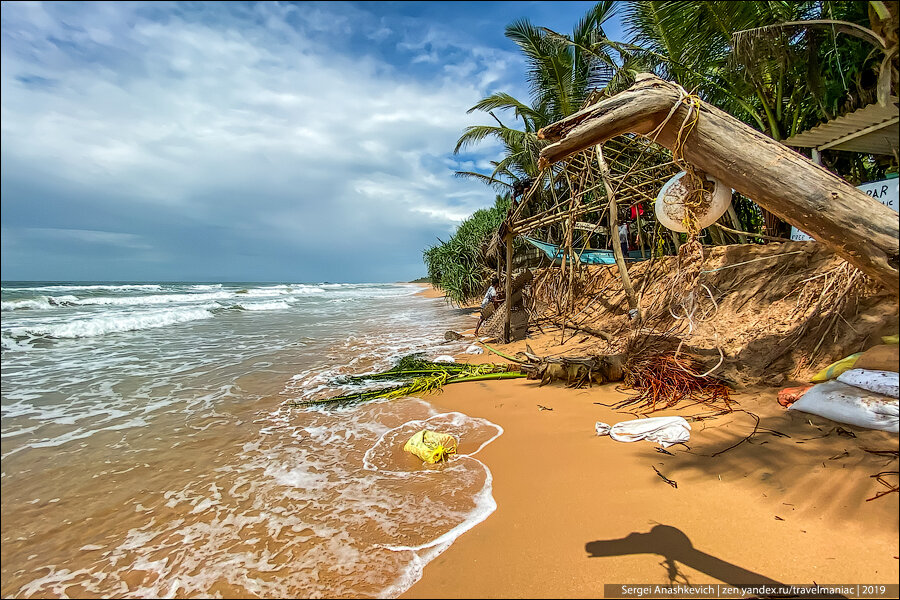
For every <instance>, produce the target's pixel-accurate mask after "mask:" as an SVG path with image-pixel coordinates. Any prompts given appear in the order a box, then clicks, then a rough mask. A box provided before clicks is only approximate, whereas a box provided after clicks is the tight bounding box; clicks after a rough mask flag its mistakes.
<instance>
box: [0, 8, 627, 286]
mask: <svg viewBox="0 0 900 600" xmlns="http://www.w3.org/2000/svg"><path fill="white" fill-rule="evenodd" d="M591 5H592V3H591V2H516V3H512V2H497V3H492V2H472V3H469V2H459V3H454V2H450V3H438V2H421V3H419V2H415V3H407V2H372V3H365V2H364V3H346V4H345V3H339V2H328V3H323V4H318V3H306V2H301V3H269V2H265V3H246V4H243V3H237V2H227V3H174V4H166V3H161V2H160V3H157V2H153V3H147V4H144V3H120V2H98V3H86V2H85V3H61V2H49V3H46V4H41V3H26V2H3V3H2V82H0V83H2V89H0V91H2V96H0V98H2V101H0V102H2V163H0V164H2V223H0V225H2V253H0V260H2V279H3V280H6V281H9V280H23V279H24V280H203V281H210V280H212V281H298V282H299V281H399V280H409V279H412V278H415V277H419V276H422V275H424V273H425V267H424V265H423V264H422V249H423V248H424V247H426V246H427V245H429V244H430V243H432V242H434V241H435V238H436V237H438V236H440V237H442V238H445V239H446V237H447V235H449V234H450V233H451V232H452V231H453V229H454V227H455V226H456V225H457V224H458V223H459V221H460V220H461V219H462V218H465V217H466V216H467V215H469V214H471V213H472V212H473V211H474V210H476V209H478V208H481V207H484V206H487V205H490V204H492V203H493V192H491V190H490V189H488V188H487V187H485V186H483V185H482V184H479V183H477V182H473V181H466V180H461V179H457V178H454V177H453V171H455V170H458V169H465V170H471V169H478V170H482V171H489V170H490V167H489V165H488V161H490V160H492V159H496V158H497V157H498V152H499V148H498V147H497V146H493V145H490V144H484V145H482V146H479V147H478V148H476V149H475V150H474V151H473V152H470V153H466V154H461V155H458V156H454V155H453V153H452V150H453V146H454V143H455V141H456V139H457V138H458V137H459V135H460V134H461V132H462V131H463V129H464V128H465V127H466V126H467V125H471V124H476V123H486V122H488V120H489V119H490V117H488V116H487V115H485V114H483V113H481V114H472V115H467V114H466V110H467V109H468V108H469V107H471V106H472V105H473V104H474V103H475V102H476V101H477V100H478V99H480V98H482V97H484V96H485V95H487V94H490V93H492V92H494V91H498V90H503V91H508V92H511V93H513V94H514V95H516V96H518V97H520V98H527V92H526V89H525V86H524V82H523V73H524V63H523V61H522V59H521V57H520V56H519V54H518V53H517V51H516V48H515V47H514V46H513V44H512V43H511V42H509V41H508V40H507V39H506V38H505V37H504V36H503V30H504V27H505V26H506V25H507V24H509V23H510V22H512V21H513V20H515V19H517V18H520V17H527V18H529V19H531V20H532V22H534V23H535V24H538V25H543V26H547V27H550V28H552V29H555V30H561V31H570V30H571V29H572V27H573V26H574V24H575V23H576V21H577V20H578V19H579V18H580V17H581V16H582V15H583V14H584V13H585V12H586V11H587V10H588V8H590V6H591ZM612 27H613V31H612V32H611V33H612V35H611V37H613V36H615V35H616V34H617V31H616V27H617V26H616V24H613V26H612Z"/></svg>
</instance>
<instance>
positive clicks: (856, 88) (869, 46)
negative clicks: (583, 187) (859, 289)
mask: <svg viewBox="0 0 900 600" xmlns="http://www.w3.org/2000/svg"><path fill="white" fill-rule="evenodd" d="M897 4H898V3H897V2H875V1H870V2H852V1H843V2H835V1H800V2H796V1H772V0H755V1H738V2H714V1H693V2H691V1H681V0H675V1H649V0H637V1H630V2H610V1H603V2H597V3H596V4H595V5H594V6H593V7H592V8H591V9H590V10H589V11H588V12H587V13H586V14H585V15H584V17H583V18H582V19H581V20H580V21H579V22H578V23H577V24H576V25H575V27H574V28H573V30H572V31H571V32H570V33H558V32H555V31H551V30H549V29H547V28H544V27H540V26H539V25H536V24H533V23H531V22H530V21H528V20H527V19H520V20H517V21H514V22H513V23H511V24H510V25H509V26H507V28H506V36H507V37H508V38H509V39H510V40H511V41H512V42H513V43H514V44H516V46H518V48H519V50H520V51H521V52H522V54H523V56H524V58H525V62H526V65H527V70H526V72H525V73H524V78H525V81H526V83H527V84H528V90H529V97H528V98H527V99H521V98H515V97H514V96H512V95H511V94H508V93H505V92H495V93H493V94H491V95H489V96H487V97H485V98H483V99H482V100H481V101H479V102H478V103H476V104H475V105H474V106H473V107H472V108H471V109H470V111H469V112H473V111H481V112H484V113H487V115H489V116H490V121H489V122H488V123H487V124H484V125H476V126H472V127H468V128H467V129H466V130H465V131H463V133H462V135H461V136H460V138H459V140H458V142H457V144H456V148H455V152H457V153H459V152H463V151H465V150H466V149H468V148H470V147H472V146H474V145H477V144H479V143H481V142H483V141H484V140H486V139H488V138H493V139H495V140H497V141H499V142H500V143H501V146H502V148H503V152H502V154H501V156H500V157H499V158H498V160H496V161H495V162H494V163H493V170H492V172H490V173H481V172H475V171H460V172H458V173H457V175H458V176H460V177H467V178H474V179H477V180H480V181H483V182H485V183H487V184H488V185H490V186H492V187H493V188H495V189H496V190H498V191H501V192H504V193H505V194H506V196H505V197H508V196H509V195H510V194H512V195H513V196H517V195H519V194H520V193H521V191H522V190H523V189H524V188H525V187H530V186H531V185H532V184H533V182H534V181H537V182H538V184H537V187H536V188H535V190H536V191H535V193H534V194H533V198H532V202H531V203H530V205H533V207H534V210H542V209H543V208H546V207H548V206H549V205H551V204H552V203H553V202H557V201H560V200H561V199H565V198H567V194H568V193H569V191H570V190H568V189H566V188H565V186H564V185H561V184H560V183H556V184H551V183H550V181H549V178H547V177H546V173H543V174H542V173H541V172H540V171H539V169H538V158H539V153H540V149H541V147H542V144H543V142H542V141H541V140H539V139H538V137H537V132H538V131H539V130H540V128H541V127H544V126H545V125H548V124H550V123H553V122H555V121H557V120H559V119H561V118H563V117H565V116H567V115H570V114H572V113H574V112H576V111H577V110H579V109H580V108H581V107H582V106H583V105H584V103H585V102H586V101H587V100H588V99H589V98H591V96H592V94H602V95H612V94H615V93H616V92H618V91H621V90H622V89H625V88H626V87H628V86H629V85H631V83H632V82H633V81H634V77H635V75H636V74H637V73H640V72H648V71H649V72H654V73H656V74H657V75H659V76H661V77H663V78H666V79H669V80H672V81H675V82H677V83H679V84H681V85H682V86H683V87H684V88H685V89H686V90H688V91H689V92H691V93H694V94H697V95H698V96H699V97H701V98H702V99H703V100H705V101H707V102H710V103H712V104H714V105H716V106H718V107H720V108H722V109H724V110H726V111H728V112H729V113H731V114H732V115H734V116H735V117H737V118H739V119H741V120H742V121H744V122H745V123H746V124H748V125H750V126H751V127H754V128H756V129H758V130H759V131H761V132H763V133H765V134H766V135H768V136H770V137H772V138H773V139H776V140H784V139H787V138H788V137H790V136H792V135H795V134H797V133H799V132H801V131H804V130H806V129H808V128H810V127H812V126H815V125H817V124H819V123H821V122H824V121H826V120H828V119H831V118H834V117H836V116H839V115H842V114H845V113H847V112H850V111H852V110H855V109H857V108H860V107H862V106H865V105H867V104H869V103H871V102H874V101H875V100H876V98H877V96H878V89H879V86H881V87H882V93H883V94H884V93H887V92H889V93H890V94H892V95H897V94H898V91H897V81H898V77H897V63H898V52H897V23H898V14H897V13H898V9H897ZM617 12H618V13H619V14H620V16H621V21H622V24H623V26H624V30H625V33H626V34H627V36H628V39H627V41H624V42H623V41H616V40H611V39H609V37H608V36H607V34H606V31H605V30H604V26H606V25H608V23H609V20H610V18H611V17H612V16H613V15H614V14H616V13H617ZM885 82H887V85H888V89H886V90H885V89H884V86H885ZM821 158H822V160H823V162H824V165H825V166H826V167H827V168H829V169H831V170H832V171H834V172H836V173H837V174H839V175H841V176H842V177H844V178H846V179H847V180H848V181H851V182H853V183H860V182H862V181H867V180H871V179H875V178H879V177H882V176H884V174H885V172H886V171H888V170H893V171H896V169H897V157H874V156H861V155H859V154H855V153H845V152H840V151H825V152H823V153H822V156H821ZM542 175H543V176H544V178H543V179H541V176H542ZM551 185H556V186H557V187H555V188H554V189H552V190H551V189H550V186H551ZM735 206H736V209H737V210H738V212H739V213H740V215H741V221H742V223H743V225H744V227H745V228H746V229H747V230H749V231H752V232H758V231H760V229H761V228H762V226H763V225H764V224H765V225H766V226H767V228H768V230H769V233H772V232H773V230H774V231H775V232H776V233H780V234H782V235H783V234H784V233H785V231H784V229H783V224H781V225H782V228H781V229H780V230H779V223H778V221H777V219H775V217H774V216H773V215H770V214H767V213H765V211H762V210H760V209H759V207H757V206H756V205H755V204H753V203H752V202H751V201H750V200H748V199H746V198H739V200H738V201H737V202H735ZM498 207H499V204H495V207H494V208H492V209H488V211H495V212H493V213H491V214H490V217H488V215H487V214H481V215H479V213H481V212H482V211H479V212H478V213H476V215H479V216H477V217H476V215H473V216H472V219H473V220H474V221H473V222H472V223H470V222H469V221H467V222H465V223H464V224H463V225H461V226H460V230H459V231H458V232H457V234H456V235H455V236H454V237H453V238H451V239H450V240H448V241H447V242H440V243H439V244H437V245H436V246H432V247H431V248H429V249H428V250H426V251H425V262H426V264H427V265H428V267H429V275H430V276H431V277H432V280H433V281H434V282H435V285H437V286H438V287H440V288H441V289H444V290H445V291H447V293H448V297H450V298H451V299H453V300H454V301H456V302H462V301H465V300H467V299H469V298H471V297H474V296H475V295H477V293H478V291H480V290H481V289H483V287H484V280H483V278H484V277H486V276H487V274H488V273H489V272H490V270H491V269H490V268H488V266H487V265H486V264H485V263H484V260H485V258H484V255H483V253H480V252H479V251H478V248H479V246H478V244H483V243H484V240H485V239H487V238H488V237H490V234H491V231H489V228H490V227H494V228H496V227H499V224H500V223H501V222H502V220H503V217H502V216H501V215H499V213H498V212H496V211H498V210H499V208H498ZM522 216H527V214H526V215H522ZM476 222H477V225H476ZM475 231H477V235H475ZM559 235H560V232H559V231H554V230H553V228H552V227H551V228H548V229H547V230H546V231H544V237H545V238H547V239H548V240H549V241H558V239H557V240H555V239H554V238H558V237H559ZM472 236H474V237H472ZM472 241H474V242H476V244H475V245H474V246H472V247H470V248H468V249H464V248H463V247H462V244H463V242H472ZM479 261H481V262H479ZM479 277H482V279H481V280H479Z"/></svg>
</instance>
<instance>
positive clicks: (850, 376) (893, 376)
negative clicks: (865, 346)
mask: <svg viewBox="0 0 900 600" xmlns="http://www.w3.org/2000/svg"><path fill="white" fill-rule="evenodd" d="M837 380H838V381H840V382H841V383H846V384H847V385H852V386H854V387H858V388H862V389H864V390H869V391H870V392H875V393H876V394H881V395H882V396H890V397H891V398H897V397H898V396H900V373H895V372H893V371H870V370H868V369H850V370H849V371H846V372H844V373H841V375H840V376H839V377H838V378H837Z"/></svg>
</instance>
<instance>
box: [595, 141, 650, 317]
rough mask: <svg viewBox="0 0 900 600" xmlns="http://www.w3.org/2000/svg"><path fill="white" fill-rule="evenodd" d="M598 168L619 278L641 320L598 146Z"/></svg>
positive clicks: (604, 161)
mask: <svg viewBox="0 0 900 600" xmlns="http://www.w3.org/2000/svg"><path fill="white" fill-rule="evenodd" d="M596 150H597V166H598V167H600V177H601V179H603V186H604V187H605V188H606V196H607V197H608V198H609V234H610V237H611V238H612V248H613V256H615V257H616V266H617V267H618V268H619V277H620V278H621V279H622V287H623V288H625V297H626V298H628V308H630V309H633V310H637V311H638V320H640V318H641V309H640V307H639V306H638V301H637V295H636V294H635V293H634V287H633V286H632V285H631V279H630V278H629V277H628V267H626V266H625V258H624V256H622V243H621V242H620V241H619V209H618V207H617V206H616V195H615V193H614V192H613V189H612V185H611V184H610V177H609V166H607V164H606V160H604V158H603V148H602V147H601V146H600V145H599V144H598V145H597V146H596Z"/></svg>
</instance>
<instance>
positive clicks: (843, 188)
mask: <svg viewBox="0 0 900 600" xmlns="http://www.w3.org/2000/svg"><path fill="white" fill-rule="evenodd" d="M683 97H684V92H683V90H682V89H681V88H680V87H679V86H677V85H676V84H674V83H671V82H668V81H663V80H662V79H659V78H658V77H655V76H653V75H648V74H642V75H640V76H638V78H637V80H636V83H635V84H634V85H633V86H632V87H630V88H629V89H627V90H625V91H624V92H622V93H620V94H617V95H615V96H613V97H612V98H608V99H607V100H603V101H601V102H599V103H597V104H595V105H593V106H591V107H589V108H587V109H585V110H582V111H579V112H578V113H575V114H574V115H571V116H570V117H567V118H565V119H563V120H561V121H558V122H556V123H553V124H552V125H548V126H547V127H545V128H544V129H542V130H541V131H540V133H539V134H538V135H539V137H541V138H543V139H549V140H552V141H554V142H555V143H553V144H550V145H548V146H546V147H545V148H544V149H543V150H541V164H542V165H546V164H549V163H553V162H556V161H558V160H561V159H563V158H565V157H567V156H569V155H570V154H573V153H575V152H578V151H580V150H584V149H585V148H588V147H589V146H592V145H597V144H602V143H603V142H604V141H606V140H608V139H610V138H613V137H615V136H617V135H621V134H623V133H628V132H631V133H638V134H648V133H650V132H651V131H653V130H654V129H656V128H657V127H658V126H659V125H660V124H662V123H663V122H666V124H665V125H664V126H663V127H662V128H661V130H660V131H659V133H658V135H657V137H656V138H655V139H656V141H657V142H659V143H660V144H662V145H664V146H666V147H668V148H670V149H672V148H674V146H675V142H676V140H677V137H678V131H679V128H680V127H681V124H682V123H683V122H684V120H685V116H686V114H687V110H688V109H687V107H686V106H685V104H684V103H683V102H681V101H682V99H683ZM670 114H671V118H669V119H668V121H666V119H667V117H669V115H670ZM682 156H683V158H684V160H685V161H687V162H689V163H691V164H692V165H694V166H695V167H697V168H698V169H700V170H702V171H705V172H706V173H708V174H709V175H712V176H713V177H715V178H717V179H719V180H720V181H721V182H722V183H724V184H725V185H727V186H729V187H732V188H734V189H736V190H737V191H739V192H740V193H742V194H744V195H745V196H747V197H749V198H752V199H753V200H754V201H755V202H756V203H757V204H759V205H760V206H762V207H763V208H765V209H767V210H769V211H771V212H772V213H774V214H776V215H778V216H779V217H781V218H782V219H784V220H785V221H787V222H788V223H790V224H792V225H794V226H796V227H798V228H800V229H802V230H803V231H805V232H807V233H809V234H810V235H811V236H813V237H814V238H815V239H816V240H818V241H819V242H820V243H821V244H824V245H825V246H828V247H829V248H831V249H832V250H834V251H835V252H836V253H837V254H839V255H840V256H842V257H843V258H845V259H846V260H847V261H848V262H850V263H851V264H852V265H854V266H856V267H857V268H859V269H860V270H861V271H862V272H863V273H865V274H866V275H868V276H870V277H872V278H873V279H875V280H877V281H879V282H880V283H881V284H882V285H884V286H885V287H886V288H887V289H888V290H891V291H892V292H894V293H895V294H896V293H900V278H898V265H900V257H898V243H900V224H898V220H897V214H896V213H895V212H894V211H893V210H891V209H890V208H888V207H886V206H884V205H882V204H881V203H879V202H878V201H876V200H874V199H872V198H870V197H869V196H867V195H866V194H864V193H863V192H861V191H859V190H857V189H856V188H854V187H853V186H852V185H850V184H849V183H847V182H845V181H844V180H842V179H841V178H840V177H838V176H837V175H834V174H833V173H830V172H829V171H827V170H826V169H824V168H822V167H820V166H819V165H816V164H815V163H813V162H812V161H810V160H809V159H807V158H806V157H804V156H802V155H800V154H797V153H796V152H794V151H793V150H790V149H789V148H787V147H785V146H783V145H782V144H780V143H778V142H777V141H775V140H773V139H772V138H769V137H767V136H765V135H763V134H762V133H760V132H758V131H756V130H755V129H753V128H751V127H749V126H747V125H745V124H744V123H742V122H740V121H739V120H737V119H735V118H734V117H732V116H731V115H729V114H728V113H725V112H723V111H721V110H719V109H717V108H715V107H714V106H711V105H709V104H707V103H701V105H700V118H699V120H698V122H697V124H696V126H695V127H694V129H693V131H692V132H691V133H690V135H688V136H687V139H686V140H684V146H683V153H682Z"/></svg>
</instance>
